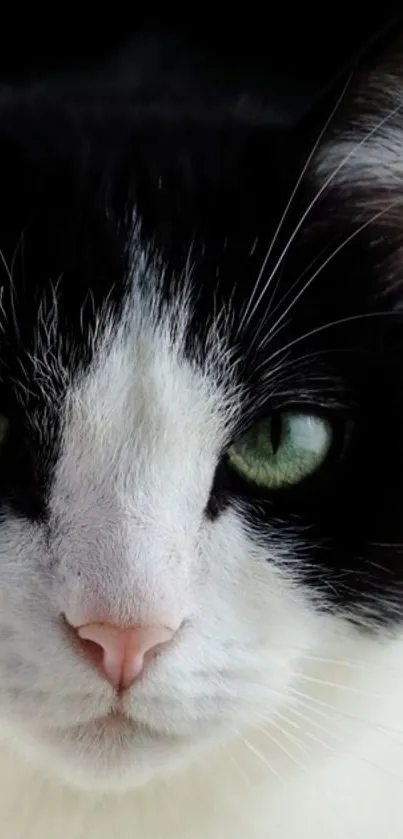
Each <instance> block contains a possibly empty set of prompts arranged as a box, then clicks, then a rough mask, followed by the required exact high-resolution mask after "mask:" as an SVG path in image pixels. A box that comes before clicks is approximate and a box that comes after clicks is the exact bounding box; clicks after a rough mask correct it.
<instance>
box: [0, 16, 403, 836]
mask: <svg viewBox="0 0 403 839" xmlns="http://www.w3.org/2000/svg"><path fill="white" fill-rule="evenodd" d="M382 50H383V52H382V51H381V52H379V50H375V51H371V54H370V55H369V57H368V58H367V59H365V60H363V61H362V62H361V64H360V66H359V67H358V68H356V69H355V70H354V72H352V73H351V75H350V76H349V77H348V79H346V80H345V82H343V84H342V86H341V88H340V90H338V91H337V93H336V95H335V98H334V99H333V100H332V102H331V104H329V107H328V106H327V104H326V107H322V106H321V107H320V109H318V110H316V111H315V113H314V114H313V115H310V116H309V118H307V120H306V121H303V122H302V123H301V126H300V127H299V128H296V127H294V128H292V129H291V127H290V126H289V125H285V124H284V123H282V122H281V121H279V123H278V124H274V123H273V122H271V123H270V124H268V123H265V120H264V118H263V116H262V111H261V110H259V108H255V107H254V106H253V107H252V108H251V109H250V110H248V108H246V112H245V109H244V108H241V109H240V110H239V109H237V108H233V106H232V104H231V102H229V103H227V105H225V106H223V105H222V103H221V104H220V102H217V101H214V97H213V100H212V101H210V102H209V103H206V102H205V101H204V99H203V95H202V94H199V95H198V96H196V97H195V99H194V100H193V102H192V107H190V104H189V101H186V97H175V96H173V97H172V98H170V97H169V95H168V93H167V90H166V89H165V88H164V89H163V92H162V94H161V91H159V90H158V86H156V88H155V89H153V92H152V95H151V94H150V96H149V97H147V95H144V91H143V93H141V95H140V93H139V91H138V90H135V91H134V92H131V91H130V86H129V85H123V86H122V87H121V88H119V87H117V88H114V87H113V85H112V86H105V87H104V86H103V83H102V81H101V80H98V81H94V80H93V82H92V83H91V84H88V85H85V84H80V83H79V82H78V81H77V80H76V81H75V82H74V83H73V82H72V83H71V85H69V84H68V83H67V82H66V81H64V82H62V81H61V80H58V81H57V82H55V83H48V84H43V85H41V84H39V83H32V84H28V85H26V86H23V87H20V88H18V89H17V88H4V89H3V90H2V92H1V100H0V115H1V118H0V170H1V179H0V182H1V193H0V248H1V278H0V287H1V305H0V412H1V424H0V428H1V448H0V482H1V486H0V498H1V522H0V741H1V745H0V813H1V824H2V836H3V837H4V839H22V837H24V839H44V837H46V838H47V837H49V839H50V837H57V839H111V837H113V836H117V837H119V839H135V838H136V839H137V837H138V839H156V837H164V839H206V837H209V839H245V837H246V836H248V835H250V836H253V837H254V839H268V837H276V839H303V837H307V839H308V837H309V839H319V837H320V839H322V838H323V837H329V839H333V837H335V839H336V838H337V839H339V838H340V839H341V837H343V839H350V837H351V839H352V837H354V839H364V837H365V839H375V837H376V839H378V837H379V836H380V835H385V836H387V837H388V839H398V837H399V839H401V837H402V835H403V808H402V806H401V789H402V786H401V784H402V780H403V737H402V735H403V711H402V696H403V630H402V616H403V548H402V546H403V515H402V497H403V485H402V481H401V471H402V466H403V435H402V431H401V429H402V427H403V376H402V362H401V358H402V349H403V311H402V309H403V306H402V304H403V286H402V268H401V259H402V244H403V235H402V233H403V229H402V223H401V220H402V212H401V211H402V205H403V197H402V196H403V188H402V186H403V185H402V160H403V105H402V102H403V70H402V68H403V38H402V35H401V33H400V32H398V31H397V32H396V36H394V38H393V39H392V40H389V41H388V42H387V43H386V44H385V45H383V46H382ZM163 87H164V86H163Z"/></svg>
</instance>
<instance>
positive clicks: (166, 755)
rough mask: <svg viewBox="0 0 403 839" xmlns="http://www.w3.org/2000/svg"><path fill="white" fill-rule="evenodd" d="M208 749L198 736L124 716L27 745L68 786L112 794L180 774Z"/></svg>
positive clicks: (53, 733) (35, 758)
mask: <svg viewBox="0 0 403 839" xmlns="http://www.w3.org/2000/svg"><path fill="white" fill-rule="evenodd" d="M205 735H206V732H205V733H204V735H203V740H204V738H205ZM208 739H209V738H207V740H208ZM212 739H214V738H212ZM205 745H206V742H204V746H205ZM202 748H203V746H202V744H201V743H200V738H199V737H197V736H194V737H192V736H190V735H188V736H183V735H174V734H172V733H169V734H168V733H164V732H161V731H157V730H154V729H152V728H149V727H147V726H146V725H144V724H143V723H139V722H137V721H136V720H134V719H132V718H130V717H127V716H125V715H124V714H120V713H110V714H106V715H104V716H102V717H98V718H96V719H93V720H91V721H90V722H86V723H82V724H80V725H74V726H70V727H66V728H63V729H60V728H54V729H51V730H49V729H48V730H47V731H42V732H41V735H40V736H38V734H36V736H35V737H34V738H33V739H32V740H31V742H30V743H28V742H25V743H24V751H25V753H26V754H27V755H28V757H29V758H30V760H31V761H32V760H33V761H34V762H35V763H36V764H37V763H38V762H39V763H41V764H42V765H43V766H44V767H46V768H47V770H48V771H49V769H50V770H51V772H52V775H53V776H55V775H57V777H58V778H59V779H60V780H62V781H63V782H65V783H67V784H68V785H70V786H73V787H75V788H79V789H82V790H89V791H91V790H93V791H103V792H112V793H119V792H121V793H124V792H127V791H128V790H130V789H135V788H137V787H140V786H143V785H144V784H146V783H148V782H149V781H150V780H152V779H153V778H155V777H156V776H158V775H161V774H167V773H170V772H171V771H175V770H176V769H178V768H181V767H183V765H185V764H186V763H187V762H188V760H189V759H190V758H191V756H192V754H194V752H199V750H201V749H202Z"/></svg>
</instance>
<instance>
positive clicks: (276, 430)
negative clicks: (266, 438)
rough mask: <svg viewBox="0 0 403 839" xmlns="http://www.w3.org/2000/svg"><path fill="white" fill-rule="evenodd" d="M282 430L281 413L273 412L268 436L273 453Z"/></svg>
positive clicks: (277, 445)
mask: <svg viewBox="0 0 403 839" xmlns="http://www.w3.org/2000/svg"><path fill="white" fill-rule="evenodd" d="M282 430H283V421H282V417H281V414H273V416H272V418H271V423H270V436H271V445H272V449H273V454H277V451H278V448H279V445H280V441H281V436H282Z"/></svg>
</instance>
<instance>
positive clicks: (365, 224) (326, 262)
mask: <svg viewBox="0 0 403 839" xmlns="http://www.w3.org/2000/svg"><path fill="white" fill-rule="evenodd" d="M398 203H401V200H400V199H396V201H393V202H391V203H390V204H388V205H387V206H386V207H383V208H382V210H379V211H378V212H377V213H375V214H374V215H373V216H371V217H370V218H369V219H366V220H365V221H364V222H363V223H362V224H361V225H360V226H359V227H358V228H357V229H356V230H353V232H352V233H350V235H349V236H347V237H346V238H345V239H343V241H342V242H341V243H340V244H339V245H338V246H337V247H336V248H335V249H334V250H333V251H332V252H331V254H329V256H328V257H327V258H326V259H325V260H324V262H322V264H321V265H320V266H319V268H317V270H316V271H314V273H313V274H311V276H310V277H309V279H308V280H307V281H306V283H305V284H304V285H303V286H302V288H301V289H300V291H299V292H298V293H297V294H296V295H295V297H293V299H292V301H291V302H290V303H289V304H288V306H287V307H286V308H285V309H284V311H283V312H282V314H280V315H279V317H278V318H277V321H276V322H275V323H274V324H273V326H272V327H271V328H270V330H269V332H268V333H267V335H266V336H265V338H264V341H263V343H262V344H261V345H258V349H259V348H260V347H264V346H266V345H267V343H268V342H269V341H270V340H273V339H274V338H275V336H276V333H277V329H278V326H279V324H280V323H281V322H282V321H283V319H284V318H285V317H286V316H287V315H288V314H289V313H290V311H291V310H292V309H293V308H294V306H295V305H296V303H297V302H298V300H299V299H300V298H301V297H302V295H303V294H305V292H306V291H307V290H308V289H309V288H310V286H311V285H312V283H313V282H314V280H316V278H317V277H318V276H319V275H320V274H321V273H322V271H324V269H325V268H326V266H327V265H329V263H330V262H331V261H332V259H334V258H335V257H336V256H337V254H338V253H340V251H342V250H343V248H345V247H346V245H348V244H349V243H350V242H351V241H352V240H353V239H355V237H356V236H358V235H359V234H360V233H362V231H363V230H365V229H366V228H367V227H369V225H371V224H373V223H374V222H375V221H377V219H379V218H381V217H382V216H383V215H385V213H387V212H389V210H391V209H392V207H394V206H396V204H398ZM298 282H299V280H297V281H296V283H294V285H293V288H294V287H295V285H296V284H297V283H298ZM281 302H282V301H280V304H278V305H281ZM262 325H263V322H261V324H260V326H259V327H258V329H257V330H256V333H255V335H254V339H253V340H254V341H255V338H256V337H257V336H258V335H259V334H260V332H261V329H262Z"/></svg>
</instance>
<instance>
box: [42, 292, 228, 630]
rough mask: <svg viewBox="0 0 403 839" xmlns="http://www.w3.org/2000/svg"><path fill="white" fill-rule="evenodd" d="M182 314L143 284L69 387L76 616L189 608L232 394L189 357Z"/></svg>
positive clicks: (64, 497)
mask: <svg viewBox="0 0 403 839" xmlns="http://www.w3.org/2000/svg"><path fill="white" fill-rule="evenodd" d="M178 304H179V301H178ZM175 317H176V320H174V318H175ZM181 317H182V319H184V317H185V315H184V313H183V311H182V312H181V311H180V309H178V310H177V313H176V315H175V312H174V310H173V309H172V310H171V311H170V312H166V314H165V315H164V317H162V318H161V317H160V318H159V320H158V319H157V318H156V316H155V307H154V308H153V307H152V306H151V305H149V304H148V303H147V302H145V301H144V297H143V296H142V295H140V294H139V295H138V297H137V298H136V297H133V298H130V299H129V301H128V304H127V307H126V311H125V314H124V317H123V318H122V321H121V323H120V324H119V326H118V327H117V328H116V329H115V330H114V331H113V330H109V337H108V340H107V341H106V342H105V343H104V345H103V347H102V348H100V349H99V352H98V353H97V354H96V356H95V358H94V360H93V363H92V366H91V367H90V369H89V370H88V371H87V372H86V373H85V374H84V375H83V376H82V377H81V379H80V381H79V382H77V383H76V385H75V386H74V388H72V389H71V391H70V392H69V394H68V399H67V402H66V410H65V422H64V431H63V437H62V445H61V453H60V457H59V462H58V465H57V469H56V476H55V481H54V484H53V488H52V498H51V513H52V514H53V520H54V522H55V534H56V537H55V544H58V543H59V553H58V556H57V561H58V563H59V565H60V569H61V570H62V572H63V576H64V579H65V581H66V586H67V588H68V590H69V594H68V598H67V599H68V601H69V606H70V611H71V612H72V613H74V614H72V615H71V618H72V619H74V620H75V621H77V620H80V621H81V620H84V619H86V617H87V616H86V615H85V614H83V610H84V611H85V609H86V608H87V606H88V609H89V611H91V609H92V611H94V610H95V611H96V612H97V611H98V612H99V611H101V612H102V611H105V613H106V615H105V616H106V617H108V618H111V617H112V618H114V619H115V620H122V619H124V618H126V619H130V620H134V619H136V620H139V619H144V620H149V621H151V620H153V621H154V620H155V621H157V622H158V623H161V622H162V621H163V620H165V621H166V622H167V623H169V625H171V623H172V620H173V619H174V618H175V617H176V610H177V607H178V608H179V609H182V610H185V609H186V603H185V601H186V579H188V577H189V574H190V572H191V566H192V565H193V563H194V561H195V540H196V536H197V532H198V529H199V528H200V525H201V522H202V519H203V514H204V509H205V506H206V504H207V501H208V498H209V492H210V489H211V484H212V480H213V477H214V471H215V468H216V465H217V459H218V458H219V456H220V453H221V449H222V446H223V444H224V443H225V438H226V434H227V433H228V420H229V416H230V414H231V405H232V407H233V401H232V403H231V399H228V395H227V394H224V393H223V392H221V390H220V388H219V386H218V385H217V383H216V381H215V379H214V362H213V361H212V358H211V359H210V361H207V362H206V364H204V365H203V367H201V366H199V365H198V364H196V363H193V362H192V360H189V359H187V358H186V357H185V355H184V353H183V328H182V327H181V324H180V318H181ZM178 322H179V328H178V329H177V330H176V334H173V333H174V331H175V330H174V329H173V325H174V324H175V326H178ZM226 405H227V408H226ZM58 533H60V537H59V539H58ZM83 550H84V551H85V562H84V561H83V559H84V557H82V552H83ZM78 572H79V574H78ZM136 592H137V594H136ZM181 593H182V595H181ZM85 599H87V604H86V603H85ZM90 600H92V601H93V605H92V606H91V604H90ZM179 601H181V605H180V607H179V606H178V603H179ZM172 610H173V611H174V612H175V615H174V614H171V612H172ZM111 611H112V612H114V614H112V615H111ZM162 612H164V614H162ZM91 617H92V616H91Z"/></svg>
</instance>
